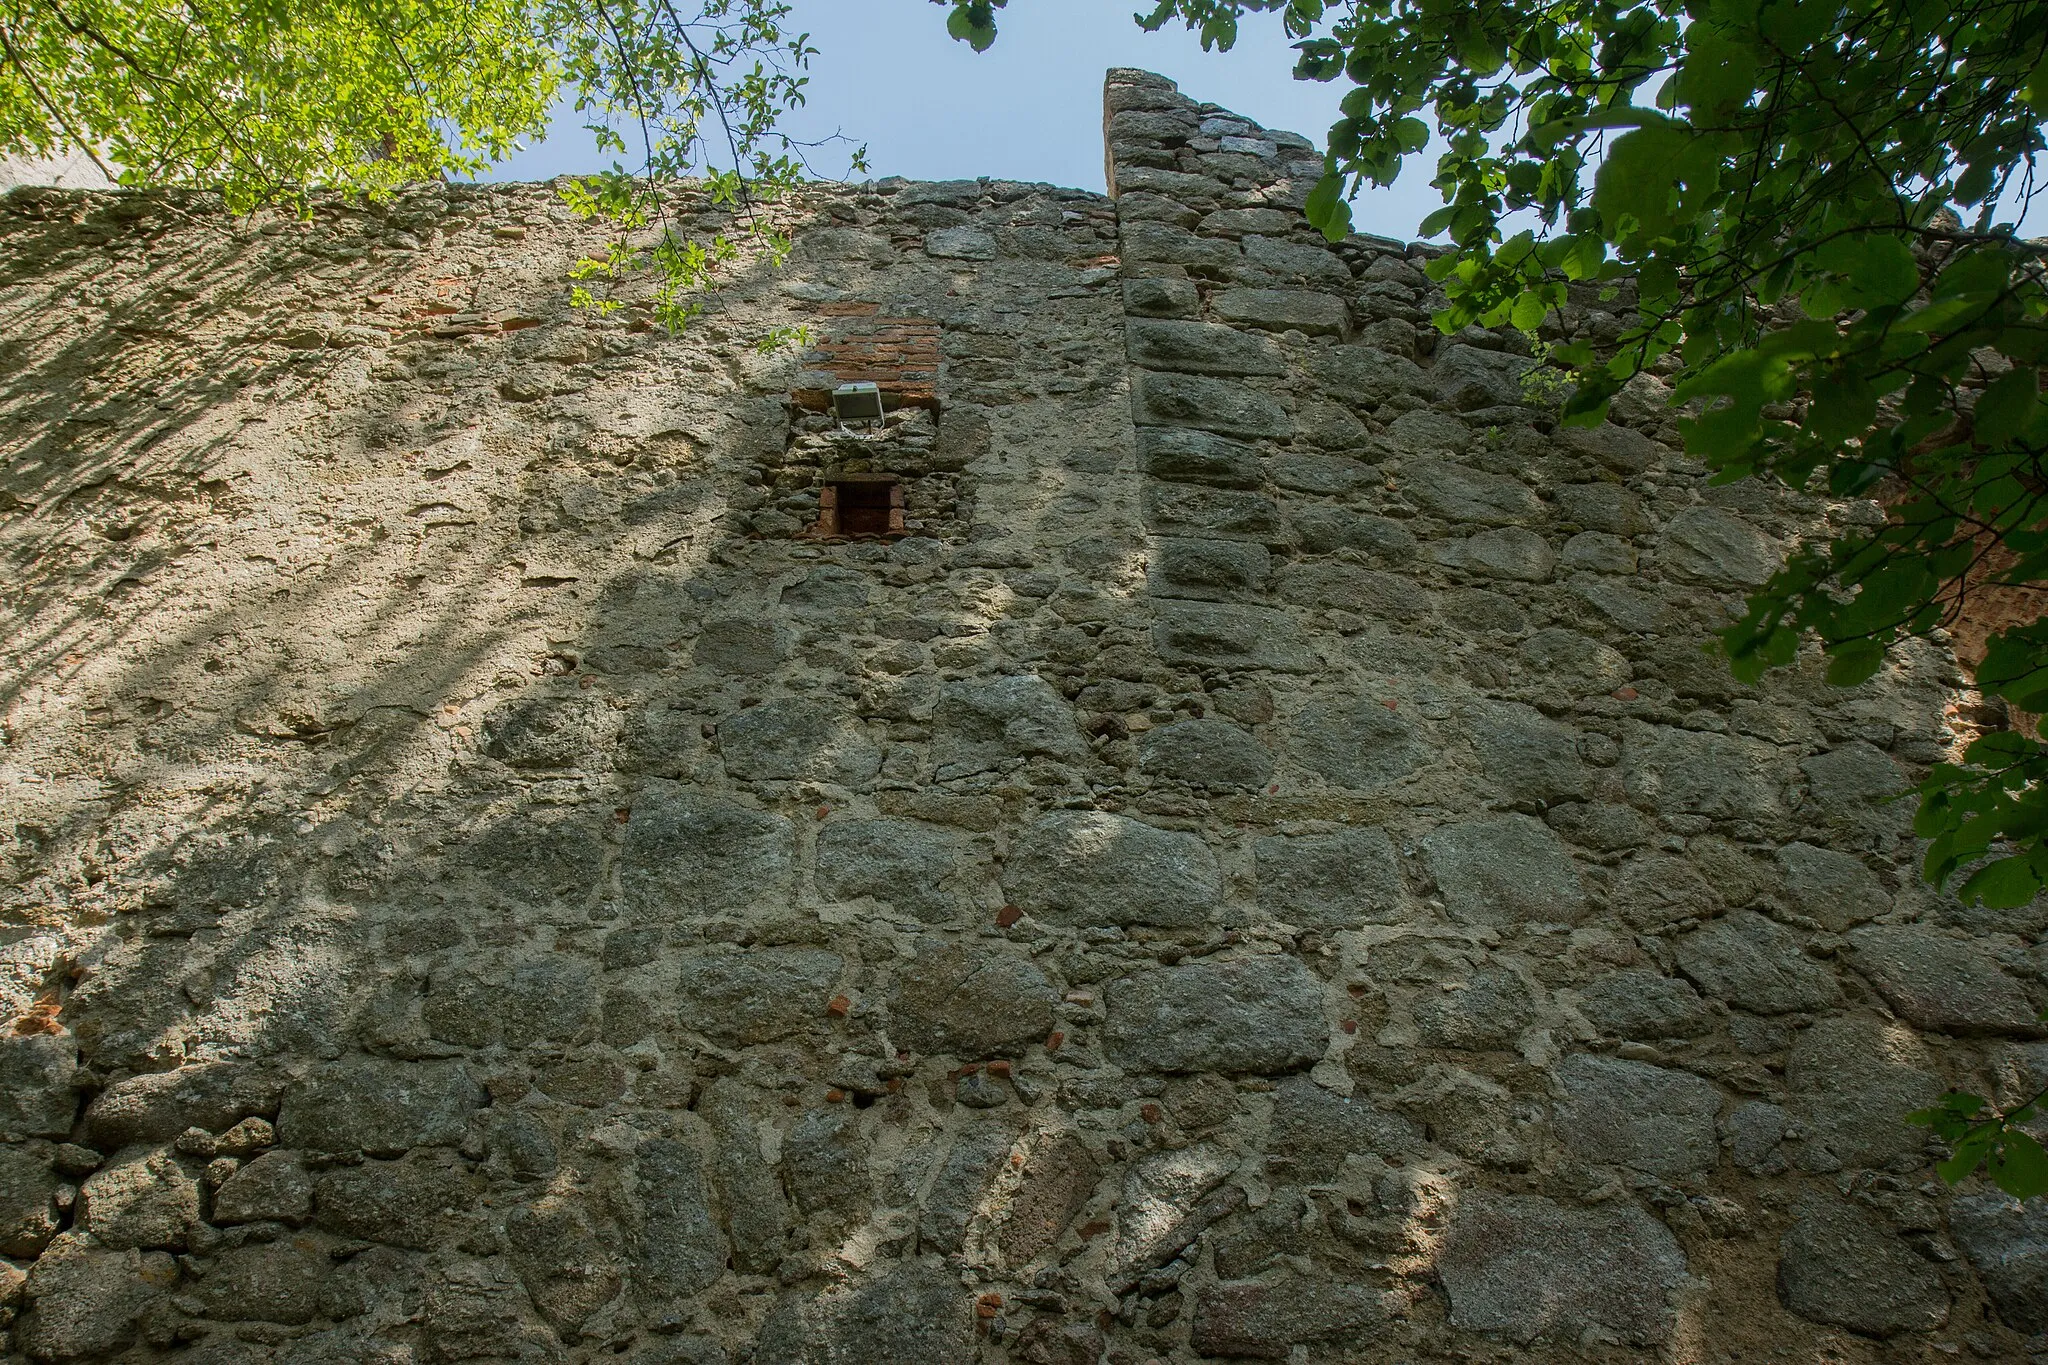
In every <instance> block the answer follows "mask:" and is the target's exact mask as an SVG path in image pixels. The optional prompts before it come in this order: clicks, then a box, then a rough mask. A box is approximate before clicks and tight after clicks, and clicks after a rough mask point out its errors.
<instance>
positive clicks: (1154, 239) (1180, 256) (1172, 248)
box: [1122, 219, 1242, 270]
mask: <svg viewBox="0 0 2048 1365" xmlns="http://www.w3.org/2000/svg"><path fill="white" fill-rule="evenodd" d="M1122 237H1123V249H1124V254H1125V256H1126V257H1128V258H1129V259H1131V260H1134V261H1150V262H1155V263H1159V264H1165V265H1194V266H1205V267H1207V268H1209V269H1212V270H1228V269H1230V268H1231V267H1232V266H1234V265H1236V264H1237V263H1238V262H1239V261H1240V260H1241V259H1242V255H1241V253H1240V252H1239V250H1238V245H1237V243H1236V242H1231V241H1225V240H1222V239H1220V238H1215V237H1197V236H1196V235H1195V234H1194V233H1192V232H1189V231H1188V230H1187V229H1185V228H1178V227H1174V226H1173V225H1171V224H1169V223H1156V222H1151V221H1148V220H1144V219H1140V220H1139V221H1137V222H1127V223H1125V224H1123V232H1122Z"/></svg>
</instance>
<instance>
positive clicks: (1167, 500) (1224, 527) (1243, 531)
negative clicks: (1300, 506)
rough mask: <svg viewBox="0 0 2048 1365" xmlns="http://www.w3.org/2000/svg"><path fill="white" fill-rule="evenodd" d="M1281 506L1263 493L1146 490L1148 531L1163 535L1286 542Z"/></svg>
mask: <svg viewBox="0 0 2048 1365" xmlns="http://www.w3.org/2000/svg"><path fill="white" fill-rule="evenodd" d="M1281 528H1282V522H1281V517H1280V506H1279V504H1278V503H1276V502H1274V501H1273V500H1272V499H1271V498H1268V497H1266V496H1264V495H1263V494H1260V493H1247V492H1245V491H1243V490H1242V489H1235V488H1200V487H1191V486H1188V485H1184V484H1172V483H1156V484H1152V485H1150V486H1149V487H1147V488H1146V489H1145V529H1146V530H1148V531H1150V532H1152V533H1153V534H1154V535H1163V536H1216V537H1222V538H1235V539H1241V540H1253V541H1258V542H1261V543H1264V544H1274V543H1280V542H1284V541H1285V539H1286V536H1285V535H1284V534H1283V533H1282V529H1281Z"/></svg>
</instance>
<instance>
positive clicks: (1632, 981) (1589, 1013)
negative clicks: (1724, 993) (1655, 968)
mask: <svg viewBox="0 0 2048 1365" xmlns="http://www.w3.org/2000/svg"><path fill="white" fill-rule="evenodd" d="M1579 1012H1580V1013H1581V1014H1584V1015H1585V1016H1586V1018H1587V1019H1588V1020H1589V1021H1590V1022H1591V1023H1592V1024H1593V1026H1594V1027H1595V1028H1598V1029H1599V1030H1600V1031H1601V1032H1603V1033H1608V1034H1612V1035H1614V1036H1615V1037H1619V1038H1639V1039H1642V1040H1644V1041H1649V1040H1653V1039H1658V1038H1697V1037H1699V1036H1700V1035H1701V1034H1703V1033H1705V1032H1707V1031H1708V1030H1709V1029H1711V1028H1713V1026H1714V1020H1713V1016H1712V1015H1710V1014H1709V1013H1708V1012H1707V1007H1706V1003H1705V1002H1704V1001H1702V1000H1701V999H1700V996H1699V992H1698V991H1695V990H1694V989H1693V988H1692V984H1691V983H1690V982H1688V981H1685V980H1683V979H1681V978H1679V977H1672V976H1664V975H1662V974H1660V973H1658V972H1652V971H1642V970H1631V971H1622V972H1609V973H1608V974H1607V975H1605V976H1602V977H1598V978H1596V979H1594V980H1593V981H1591V982H1588V983H1587V984H1586V985H1585V986H1583V987H1581V988H1580V991H1579Z"/></svg>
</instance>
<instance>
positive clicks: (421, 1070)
mask: <svg viewBox="0 0 2048 1365" xmlns="http://www.w3.org/2000/svg"><path fill="white" fill-rule="evenodd" d="M483 1102H484V1090H483V1086H482V1085H481V1084H479V1083H478V1081H477V1079H476V1077H475V1076H474V1075H473V1074H472V1073H471V1072H470V1070H469V1068H468V1067H466V1066H464V1065H463V1064H462V1063H460V1062H391V1061H383V1060H379V1059H377V1058H371V1057H357V1058H351V1059H349V1060H346V1061H341V1062H333V1063H330V1064H329V1065H327V1066H324V1067H322V1068H320V1069H319V1070H317V1071H315V1072H313V1073H312V1074H311V1075H310V1076H308V1077H307V1078H306V1079H304V1080H302V1081H300V1082H298V1083H297V1084H295V1085H293V1086H292V1087H291V1088H290V1089H289V1090H287V1091H286V1092H285V1096H284V1106H283V1108H282V1109H280V1110H279V1111H278V1123H277V1130H278V1137H279V1138H280V1140H282V1141H283V1143H284V1144H285V1145H286V1146H287V1147H299V1148H304V1149H306V1150H309V1151H315V1152H356V1151H360V1152H366V1153H368V1154H369V1155H371V1156H393V1155H396V1154H397V1153H399V1152H403V1151H405V1150H406V1149H407V1148H410V1147H453V1146H455V1145H456V1144H458V1143H460V1142H461V1141H462V1136H463V1132H464V1130H465V1128H466V1127H467V1126H468V1123H469V1116H470V1114H472V1113H473V1112H475V1111H476V1110H477V1109H478V1108H479V1107H480V1106H481V1105H482V1104H483Z"/></svg>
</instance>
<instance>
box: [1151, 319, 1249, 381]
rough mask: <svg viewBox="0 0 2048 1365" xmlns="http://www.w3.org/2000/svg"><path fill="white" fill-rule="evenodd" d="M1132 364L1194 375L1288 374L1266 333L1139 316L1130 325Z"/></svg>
mask: <svg viewBox="0 0 2048 1365" xmlns="http://www.w3.org/2000/svg"><path fill="white" fill-rule="evenodd" d="M1124 338H1125V344H1126V345H1127V346H1128V348H1129V354H1130V358H1131V363H1132V364H1133V365H1143V366H1145V367H1146V368H1148V369H1154V370H1180V371H1183V372H1185V373H1188V374H1226V375H1237V374H1285V373H1286V372H1287V363H1286V361H1285V360H1284V359H1282V357H1281V355H1280V351H1279V348H1278V347H1276V346H1274V345H1273V343H1272V342H1270V341H1267V340H1266V339H1265V338H1264V337H1261V336H1257V335H1255V334H1253V333H1250V332H1240V331H1238V330H1237V329H1236V328H1235V327H1220V326H1218V325H1216V324H1215V323H1213V322H1167V321H1160V320H1155V319H1145V320H1134V321H1132V322H1130V323H1128V324H1126V326H1125V328H1124Z"/></svg>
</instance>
